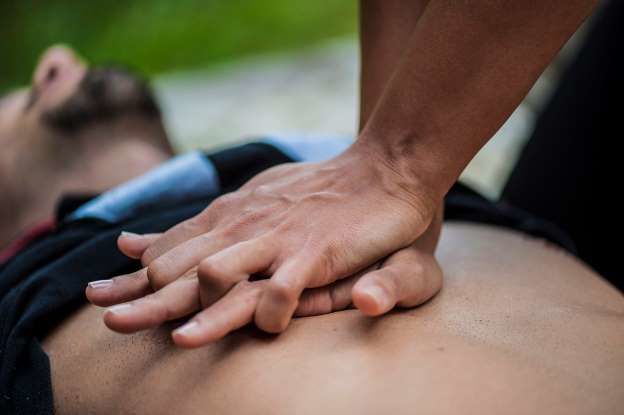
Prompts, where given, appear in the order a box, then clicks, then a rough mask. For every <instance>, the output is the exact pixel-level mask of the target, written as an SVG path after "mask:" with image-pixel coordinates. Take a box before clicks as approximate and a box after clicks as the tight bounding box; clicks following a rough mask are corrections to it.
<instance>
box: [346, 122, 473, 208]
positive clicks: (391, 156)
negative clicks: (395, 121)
mask: <svg viewBox="0 0 624 415" xmlns="http://www.w3.org/2000/svg"><path fill="white" fill-rule="evenodd" d="M432 142H433V140H427V139H426V138H424V137H420V136H415V135H404V136H400V135H393V136H392V135H384V136H380V135H373V134H370V133H366V132H364V133H363V134H361V135H360V137H359V138H358V140H357V141H356V142H355V143H354V144H353V145H352V147H351V148H350V149H349V150H350V151H353V152H355V153H358V154H361V155H363V156H365V157H367V158H369V159H372V160H374V162H375V163H376V164H379V165H381V166H383V167H385V168H386V169H389V170H391V171H392V172H394V174H395V175H396V176H398V177H399V178H400V179H399V180H400V181H401V182H402V183H403V186H404V187H406V188H407V189H408V190H410V191H418V192H422V191H425V192H426V193H427V194H428V195H429V196H430V197H431V198H432V200H433V201H435V202H436V203H437V202H438V201H440V200H442V199H443V197H444V195H445V194H446V192H447V191H448V189H450V187H451V186H452V185H453V183H455V181H456V180H457V178H458V177H459V174H460V173H461V168H457V167H455V166H454V163H453V160H451V159H450V157H447V156H446V155H445V154H444V153H441V152H439V151H436V149H435V147H434V146H433V145H431V144H430V143H432Z"/></svg>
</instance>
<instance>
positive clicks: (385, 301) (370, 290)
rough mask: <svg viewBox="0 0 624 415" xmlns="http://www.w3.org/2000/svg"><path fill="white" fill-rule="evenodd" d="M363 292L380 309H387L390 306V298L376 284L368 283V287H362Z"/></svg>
mask: <svg viewBox="0 0 624 415" xmlns="http://www.w3.org/2000/svg"><path fill="white" fill-rule="evenodd" d="M362 290H363V291H364V292H365V293H367V294H368V295H369V296H370V297H371V298H372V299H373V300H375V302H376V303H377V305H378V306H379V308H381V309H384V310H385V309H387V308H389V307H391V304H390V299H389V298H388V294H386V292H385V291H384V290H383V289H382V288H381V287H378V286H377V285H369V286H368V287H364V288H363V289H362Z"/></svg>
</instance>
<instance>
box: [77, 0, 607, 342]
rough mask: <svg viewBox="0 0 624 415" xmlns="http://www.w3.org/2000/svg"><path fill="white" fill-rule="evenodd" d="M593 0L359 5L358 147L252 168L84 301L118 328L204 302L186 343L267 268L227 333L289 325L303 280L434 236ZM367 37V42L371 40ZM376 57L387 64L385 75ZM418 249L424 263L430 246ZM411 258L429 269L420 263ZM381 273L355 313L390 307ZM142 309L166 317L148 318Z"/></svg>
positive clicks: (183, 333)
mask: <svg viewBox="0 0 624 415" xmlns="http://www.w3.org/2000/svg"><path fill="white" fill-rule="evenodd" d="M595 3H596V2H595V1H589V0H575V1H563V0H558V1H552V2H526V1H512V0H508V1H499V2H469V3H466V2H457V1H450V0H432V1H429V2H422V3H410V2H400V1H399V2H392V3H389V4H390V5H389V6H387V7H388V9H387V10H386V12H387V13H386V12H384V13H375V12H374V11H375V8H377V9H379V8H380V7H382V8H383V7H384V5H385V3H378V2H371V3H369V2H368V1H363V2H362V17H363V19H362V32H363V33H362V39H363V44H362V49H363V54H362V57H363V62H362V72H363V77H362V94H361V95H362V100H363V101H362V103H361V109H362V121H361V123H360V124H361V130H360V133H359V137H358V139H357V140H356V142H355V143H354V145H353V146H352V147H351V148H349V149H348V150H347V151H346V152H345V153H343V154H341V155H339V156H338V157H336V158H334V159H331V160H328V161H326V162H323V163H318V164H304V165H284V166H278V167H275V168H273V169H271V170H269V171H266V172H263V173H261V174H259V175H258V176H257V177H255V178H253V179H252V180H251V181H250V182H249V183H248V184H247V185H245V186H243V188H242V189H240V190H239V191H237V192H234V193H232V194H229V195H225V196H223V197H222V198H219V199H217V200H216V201H214V202H213V203H212V204H211V205H210V206H208V207H207V208H206V210H205V211H204V212H202V213H200V214H199V215H198V216H196V217H194V218H191V219H189V220H188V221H186V222H183V223H181V224H179V225H177V226H175V227H173V228H172V229H170V230H169V231H167V232H166V233H165V234H164V235H162V236H160V237H158V238H147V239H146V240H148V241H149V246H148V247H147V249H145V251H144V252H143V253H142V254H141V260H142V262H143V264H144V265H145V266H146V268H145V269H143V270H142V271H140V272H138V273H135V274H132V275H127V276H120V277H118V278H116V279H114V280H113V281H106V282H98V283H97V284H94V285H93V286H92V287H90V288H88V289H87V296H88V298H89V299H90V300H91V301H92V302H93V303H94V304H98V305H107V306H108V305H111V304H116V303H125V305H124V306H123V307H114V308H110V309H109V311H108V312H107V313H106V314H105V317H104V320H105V322H106V323H107V324H108V325H109V327H111V328H112V329H114V330H119V331H132V330H135V329H139V328H144V327H146V326H153V325H155V324H160V323H161V322H163V321H164V320H166V319H165V318H163V317H167V316H169V315H175V316H178V315H179V314H180V313H182V312H190V311H191V310H192V312H195V311H198V310H199V309H200V308H206V311H205V312H201V313H200V314H197V317H196V318H193V319H191V320H190V321H189V325H188V326H184V327H182V328H180V329H179V330H178V331H177V332H176V333H174V341H176V343H178V344H180V345H182V346H189V345H200V344H205V343H206V342H207V341H211V340H214V339H215V338H219V337H220V335H222V333H223V331H218V330H216V329H215V327H214V325H213V324H212V323H211V321H210V319H208V318H206V317H205V316H206V315H213V314H214V311H213V312H211V311H210V307H215V308H216V309H221V306H220V305H219V300H220V299H223V300H224V301H225V300H226V299H230V298H231V297H232V296H237V295H238V296H240V297H241V299H244V298H246V297H245V296H246V295H247V290H246V289H237V288H236V287H237V285H238V284H241V285H242V286H247V285H249V284H248V283H247V279H248V277H249V276H250V275H252V274H262V275H265V276H267V277H270V278H269V280H268V281H266V282H264V283H263V286H262V289H261V290H260V291H261V293H260V294H258V295H257V296H258V297H259V298H258V299H257V302H254V309H253V310H252V311H250V310H249V309H244V310H241V309H237V310H231V313H230V314H229V316H228V317H227V318H226V317H222V318H224V319H226V320H227V319H229V321H230V327H235V326H238V325H239V324H240V323H241V322H243V321H248V320H249V319H250V318H249V316H250V315H252V316H253V321H254V322H255V324H256V325H257V326H258V327H259V328H261V329H263V330H265V331H268V332H273V333H275V332H281V331H283V330H285V328H286V327H287V326H288V324H289V321H290V319H291V317H292V316H293V315H294V314H295V313H296V310H297V307H298V303H299V301H300V297H301V295H302V293H304V291H305V289H307V288H314V287H317V288H318V287H322V286H325V287H329V286H330V285H331V284H334V283H336V282H337V281H340V280H342V279H344V278H346V277H349V276H352V275H354V274H356V273H358V272H359V271H361V270H365V269H367V268H368V267H370V266H371V265H372V264H376V263H377V262H378V261H380V260H382V259H383V258H386V257H388V255H392V254H394V253H397V252H398V251H399V250H400V249H402V248H405V247H410V248H409V249H412V248H411V246H412V244H414V243H416V242H417V241H418V238H419V237H420V236H421V235H423V233H424V232H425V231H427V230H428V229H429V228H430V227H434V228H436V227H437V229H433V230H431V233H433V234H438V233H439V226H440V222H439V221H437V222H436V221H433V218H434V217H435V216H436V215H439V214H440V205H441V201H442V199H443V196H444V194H445V193H446V192H447V191H448V189H449V188H450V186H451V185H452V184H453V183H454V182H455V181H456V179H457V178H458V176H459V174H460V173H461V171H462V170H463V169H464V167H465V166H466V164H467V163H468V162H469V161H470V159H471V158H472V157H473V156H474V155H475V154H476V152H477V151H478V150H479V149H480V148H481V146H482V145H483V144H484V143H485V142H486V141H487V140H488V139H489V138H490V137H491V136H492V135H493V134H494V132H495V131H496V130H497V129H498V128H499V127H500V126H501V125H502V123H503V122H504V121H505V119H506V118H507V117H508V116H509V115H510V113H511V112H512V111H513V110H514V109H515V108H516V106H517V105H518V104H519V103H520V101H521V100H522V98H523V97H524V95H525V94H526V93H527V91H528V90H529V88H530V87H531V86H532V85H533V83H534V82H535V80H536V79H537V77H538V76H539V74H540V73H541V72H542V71H543V69H544V68H545V67H546V65H547V64H548V63H549V62H550V61H551V59H552V58H553V56H554V55H555V54H556V53H557V51H558V50H559V49H560V48H561V46H562V45H563V44H564V42H565V41H566V40H567V39H568V38H569V37H570V36H571V35H572V33H573V32H574V31H575V30H576V29H577V27H578V26H579V25H580V24H581V22H582V21H583V20H584V19H585V18H586V16H587V15H588V14H590V13H591V11H592V9H593V7H594V5H595ZM410 4H412V6H411V8H410ZM377 16H378V17H377ZM377 18H378V19H379V20H376V19H377ZM397 26H398V27H401V28H402V29H394V27H397ZM391 27H392V28H393V29H390V28H391ZM386 28H387V30H386ZM385 33H387V36H385V35H384V34H385ZM376 36H378V38H377V40H376V42H377V43H368V42H370V41H371V39H375V37H376ZM384 36H385V37H384ZM397 45H400V47H401V49H399V48H398V47H397ZM388 51H390V52H388ZM393 51H394V52H393ZM386 54H389V56H390V57H391V58H390V59H389V60H387V61H386V60H385V58H386V56H385V55H386ZM393 57H394V58H393ZM393 60H394V65H393ZM375 61H377V62H384V63H385V64H386V69H385V72H384V71H383V70H382V71H380V70H379V69H375V65H374V64H372V63H371V62H375ZM377 67H379V64H377ZM378 71H379V72H378ZM384 80H385V81H384ZM384 82H385V83H384ZM382 84H383V86H381V85H382ZM127 238H130V237H122V240H121V241H120V246H121V247H123V246H124V245H125V244H126V243H129V242H127V241H124V239H127ZM132 238H140V236H132ZM419 252H420V253H421V254H423V255H420V256H421V257H422V258H427V259H429V258H431V255H432V252H423V251H422V250H420V251H419ZM182 253H184V254H182ZM410 266H411V267H413V268H421V269H422V268H424V265H422V264H419V263H418V261H411V264H410ZM383 269H384V268H383V267H382V268H381V269H379V270H378V271H374V272H372V273H367V274H365V275H364V276H362V277H361V279H360V281H359V282H358V283H356V284H355V285H354V286H353V288H352V289H351V291H350V296H351V298H350V302H352V303H353V304H354V305H355V306H356V307H357V308H358V309H360V310H361V311H362V312H364V313H365V314H368V315H379V314H383V313H384V312H387V311H388V310H390V309H391V308H392V307H388V305H393V304H396V303H398V302H399V301H400V298H399V297H396V295H397V294H396V292H393V291H392V290H388V289H387V287H385V286H384V284H385V283H386V281H387V280H386V278H378V277H379V272H382V273H383V272H384V271H383ZM195 274H196V276H195ZM420 275H423V274H420ZM401 278H411V277H407V276H406V277H401V276H400V275H396V274H393V277H392V278H390V279H389V281H391V282H389V283H388V284H392V285H397V284H400V283H399V282H398V281H396V279H401ZM423 278H424V279H425V280H426V278H427V276H426V275H425V276H424V277H423ZM189 279H190V280H191V281H195V280H196V281H197V282H194V283H189V282H187V280H189ZM434 280H435V278H434ZM192 284H195V285H194V289H191V288H190V286H191V285H192ZM405 285H406V286H408V287H412V289H415V290H421V291H420V292H410V298H418V299H419V300H420V302H422V300H423V299H425V297H426V298H429V297H430V296H432V295H434V294H435V292H437V290H431V289H429V288H430V287H431V286H433V285H429V284H428V283H427V284H422V283H421V284H409V283H406V284H405ZM182 286H184V287H185V288H184V289H182ZM437 286H438V287H439V286H440V284H437ZM423 287H426V288H423ZM328 289H329V288H328ZM165 290H166V291H165ZM153 291H156V293H155V294H152V292H153ZM198 292H199V295H198ZM226 294H227V295H226ZM144 296H145V299H146V301H138V302H136V301H135V302H130V303H128V301H131V300H136V299H139V298H141V297H144ZM197 298H199V302H198V301H197ZM228 301H230V300H228ZM417 303H418V302H412V303H411V304H412V305H415V304H417ZM174 304H175V305H174ZM182 304H183V305H182ZM147 305H149V306H150V307H159V308H160V309H161V310H165V311H160V314H159V316H160V318H154V317H152V316H151V315H150V313H149V312H148V311H146V307H147ZM204 313H206V314H204Z"/></svg>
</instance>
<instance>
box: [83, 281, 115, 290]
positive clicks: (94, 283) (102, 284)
mask: <svg viewBox="0 0 624 415" xmlns="http://www.w3.org/2000/svg"><path fill="white" fill-rule="evenodd" d="M112 284H113V280H99V281H91V282H90V283H89V284H88V285H89V288H93V289H94V290H98V289H102V288H108V287H110V286H111V285H112Z"/></svg>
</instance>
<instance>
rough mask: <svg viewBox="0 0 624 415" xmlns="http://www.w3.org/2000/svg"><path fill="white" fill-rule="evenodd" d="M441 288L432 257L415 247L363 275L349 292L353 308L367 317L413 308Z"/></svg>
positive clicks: (399, 252) (401, 252)
mask: <svg viewBox="0 0 624 415" xmlns="http://www.w3.org/2000/svg"><path fill="white" fill-rule="evenodd" d="M441 287H442V270H441V268H440V266H439V265H438V263H437V261H436V260H435V258H434V257H433V255H431V254H428V253H424V252H422V251H420V250H418V249H417V248H415V247H413V246H412V247H409V248H405V249H402V250H400V251H397V252H396V253H394V254H393V255H391V256H390V257H389V258H388V259H387V260H386V261H384V263H383V264H382V266H381V267H380V268H379V269H377V270H374V271H370V272H368V273H365V274H364V275H363V276H362V278H360V279H359V280H358V281H357V282H356V284H355V285H354V286H353V289H352V290H351V297H352V299H353V304H354V305H355V306H356V307H357V308H358V309H359V310H360V311H362V313H364V314H366V315H368V316H378V315H381V314H385V313H387V312H388V311H390V310H392V309H393V308H394V307H395V306H397V305H398V306H400V307H414V306H417V305H419V304H422V303H424V302H425V301H427V300H428V299H430V298H431V297H433V296H434V295H435V294H436V293H437V292H438V291H439V290H440V288H441Z"/></svg>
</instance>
